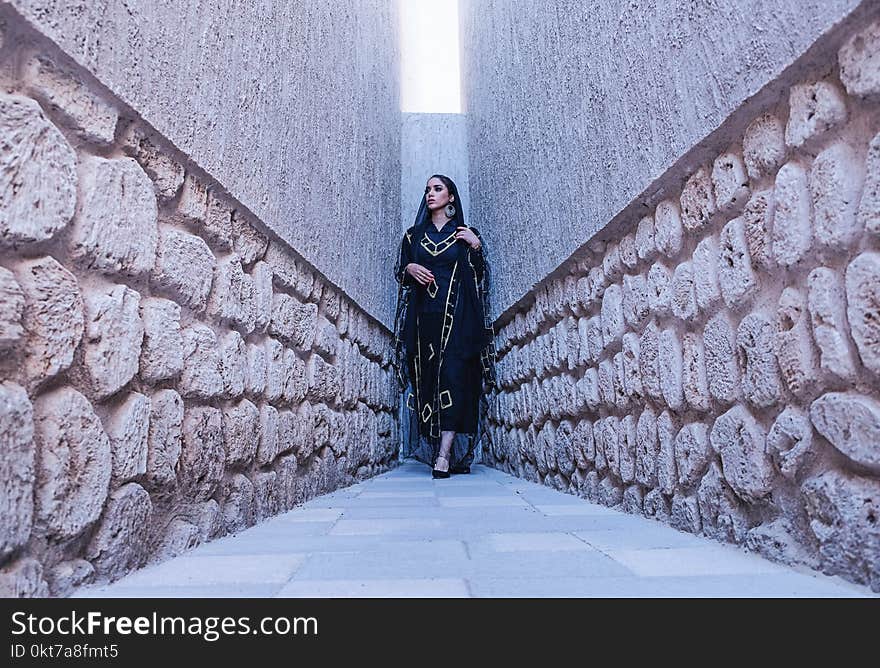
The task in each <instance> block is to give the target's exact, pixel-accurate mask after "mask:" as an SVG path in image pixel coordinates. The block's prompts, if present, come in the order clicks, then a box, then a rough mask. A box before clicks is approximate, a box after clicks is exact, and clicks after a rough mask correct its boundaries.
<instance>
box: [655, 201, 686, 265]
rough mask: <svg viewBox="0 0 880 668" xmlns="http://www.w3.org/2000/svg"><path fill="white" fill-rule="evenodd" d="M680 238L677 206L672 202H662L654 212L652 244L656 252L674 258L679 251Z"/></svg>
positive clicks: (680, 229)
mask: <svg viewBox="0 0 880 668" xmlns="http://www.w3.org/2000/svg"><path fill="white" fill-rule="evenodd" d="M682 236H683V230H682V224H681V213H680V211H679V210H678V204H676V203H675V202H673V201H672V200H663V201H662V202H660V203H659V204H658V205H657V208H656V209H655V210H654V242H655V243H656V244H657V250H658V251H660V253H662V254H663V255H665V256H667V257H674V256H675V255H677V254H678V251H679V250H681V240H682Z"/></svg>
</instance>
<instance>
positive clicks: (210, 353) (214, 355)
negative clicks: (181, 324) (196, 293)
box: [179, 323, 223, 400]
mask: <svg viewBox="0 0 880 668" xmlns="http://www.w3.org/2000/svg"><path fill="white" fill-rule="evenodd" d="M179 387H180V393H181V394H182V395H183V396H184V397H188V398H193V399H203V400H206V399H212V398H214V397H216V396H219V395H220V394H222V393H223V374H222V373H221V370H220V359H219V355H218V346H217V336H216V335H215V334H214V331H213V330H212V329H211V328H210V327H206V326H205V325H201V324H198V323H196V324H193V325H190V326H189V327H187V328H186V329H184V330H183V373H182V374H181V376H180V385H179Z"/></svg>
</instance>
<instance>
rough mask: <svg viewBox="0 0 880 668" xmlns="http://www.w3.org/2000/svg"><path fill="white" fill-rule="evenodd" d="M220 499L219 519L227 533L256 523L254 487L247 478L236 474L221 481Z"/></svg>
mask: <svg viewBox="0 0 880 668" xmlns="http://www.w3.org/2000/svg"><path fill="white" fill-rule="evenodd" d="M220 497H221V498H222V500H223V507H222V509H221V510H220V517H221V522H222V523H223V527H224V529H225V530H226V531H227V532H229V533H233V532H238V531H241V530H242V529H246V528H247V527H249V526H252V525H253V524H254V523H255V522H256V521H257V517H256V503H255V499H254V485H253V483H252V482H251V481H250V479H249V478H248V477H247V476H245V475H242V474H241V473H236V474H235V475H233V476H232V477H231V478H229V479H228V480H225V481H223V484H222V485H221V488H220Z"/></svg>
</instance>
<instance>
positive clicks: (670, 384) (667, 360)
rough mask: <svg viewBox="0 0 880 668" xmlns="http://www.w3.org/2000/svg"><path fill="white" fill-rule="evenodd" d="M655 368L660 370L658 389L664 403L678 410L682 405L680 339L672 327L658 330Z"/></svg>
mask: <svg viewBox="0 0 880 668" xmlns="http://www.w3.org/2000/svg"><path fill="white" fill-rule="evenodd" d="M657 368H658V370H659V372H660V389H661V391H662V393H663V399H664V400H665V401H666V405H667V406H669V407H670V408H671V409H672V410H674V411H680V410H681V409H682V408H683V407H684V387H683V386H682V358H681V341H680V340H679V338H678V333H677V332H676V331H675V330H674V329H664V330H663V331H662V332H660V339H659V344H658V353H657Z"/></svg>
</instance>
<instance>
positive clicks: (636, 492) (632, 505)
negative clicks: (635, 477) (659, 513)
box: [623, 485, 645, 515]
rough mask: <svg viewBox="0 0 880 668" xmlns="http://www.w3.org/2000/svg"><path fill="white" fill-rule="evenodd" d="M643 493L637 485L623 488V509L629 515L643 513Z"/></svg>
mask: <svg viewBox="0 0 880 668" xmlns="http://www.w3.org/2000/svg"><path fill="white" fill-rule="evenodd" d="M644 504H645V493H644V492H643V491H642V488H641V487H639V486H638V485H630V486H629V487H627V488H626V489H625V490H623V511H624V512H626V513H629V514H630V515H641V514H643V512H644V510H643V507H644Z"/></svg>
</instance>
